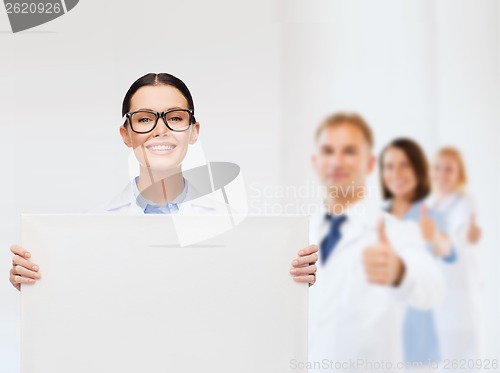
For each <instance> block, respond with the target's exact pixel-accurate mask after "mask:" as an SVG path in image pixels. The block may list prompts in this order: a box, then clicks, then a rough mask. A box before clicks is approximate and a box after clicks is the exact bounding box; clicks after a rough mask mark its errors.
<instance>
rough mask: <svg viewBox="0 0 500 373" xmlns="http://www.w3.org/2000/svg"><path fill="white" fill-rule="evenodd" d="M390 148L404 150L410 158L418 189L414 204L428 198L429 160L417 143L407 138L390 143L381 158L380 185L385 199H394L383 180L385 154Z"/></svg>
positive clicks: (429, 182)
mask: <svg viewBox="0 0 500 373" xmlns="http://www.w3.org/2000/svg"><path fill="white" fill-rule="evenodd" d="M390 148H396V149H400V150H402V151H403V152H404V153H405V155H406V157H407V158H408V161H409V162H410V164H411V167H412V169H413V172H414V173H415V178H416V179H417V187H416V188H415V194H414V195H413V198H412V202H415V201H418V200H420V199H422V198H425V197H427V196H428V195H429V193H430V191H431V181H430V176H429V164H428V162H427V158H426V157H425V153H424V151H423V150H422V148H421V147H420V146H419V145H418V144H417V143H416V142H415V141H413V140H410V139H407V138H399V139H395V140H393V141H392V142H390V143H389V144H388V145H387V146H386V147H385V148H384V150H382V153H381V154H380V158H379V167H380V185H381V187H382V196H383V197H384V199H389V198H392V197H393V195H392V193H391V192H390V190H389V189H388V188H387V187H386V185H385V184H384V179H383V168H384V154H385V152H386V151H387V150H388V149H390Z"/></svg>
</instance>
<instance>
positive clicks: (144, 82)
mask: <svg viewBox="0 0 500 373" xmlns="http://www.w3.org/2000/svg"><path fill="white" fill-rule="evenodd" d="M157 85H169V86H172V87H174V88H177V89H178V90H179V91H180V92H181V93H182V95H183V96H184V97H185V99H186V101H187V103H188V109H190V110H192V111H193V115H192V117H191V118H192V120H191V121H192V123H195V122H196V119H195V118H194V102H193V97H192V96H191V92H189V89H188V87H187V86H186V85H185V84H184V82H183V81H182V80H180V79H179V78H176V77H175V76H173V75H170V74H167V73H159V74H155V73H149V74H146V75H144V76H141V77H140V78H139V79H137V80H136V81H135V82H134V83H133V84H132V85H131V86H130V88H129V89H128V91H127V94H126V95H125V98H124V99H123V105H122V117H123V116H124V115H125V114H126V113H128V112H129V111H130V101H131V100H132V96H133V95H134V94H135V93H136V92H137V91H138V90H139V88H142V87H144V86H157Z"/></svg>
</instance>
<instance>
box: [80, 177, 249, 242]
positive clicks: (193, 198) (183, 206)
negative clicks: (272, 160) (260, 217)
mask: <svg viewBox="0 0 500 373" xmlns="http://www.w3.org/2000/svg"><path fill="white" fill-rule="evenodd" d="M185 180H186V182H187V183H188V190H187V194H186V198H185V200H184V202H182V203H180V204H179V210H178V211H177V212H176V213H175V214H172V215H171V216H172V221H173V224H174V226H175V232H176V234H177V239H178V242H179V244H180V245H181V246H186V245H191V244H196V243H199V242H203V241H205V240H207V239H210V238H212V237H215V236H217V235H219V234H221V233H224V232H226V231H229V230H230V229H232V228H233V227H235V226H236V225H237V224H239V222H241V220H242V219H243V217H244V215H238V214H237V212H236V211H235V210H234V209H233V208H232V207H231V206H230V205H229V204H226V203H225V202H224V197H223V194H222V192H221V190H216V191H214V192H212V193H210V194H208V195H203V196H200V195H201V194H200V193H199V192H198V190H197V189H196V188H195V186H194V185H193V184H192V183H191V182H189V180H187V179H185ZM132 183H135V179H132V180H131V181H130V182H129V183H128V184H127V185H126V186H125V188H124V189H123V190H122V191H121V192H120V193H119V194H118V195H116V196H115V197H114V198H113V199H112V200H111V201H109V202H107V203H106V204H104V205H102V206H99V207H96V208H93V209H91V210H89V211H87V212H89V213H111V214H112V213H115V214H133V215H138V214H139V215H143V214H144V210H143V208H142V207H140V206H139V204H138V203H137V200H136V197H135V195H134V190H133V187H132Z"/></svg>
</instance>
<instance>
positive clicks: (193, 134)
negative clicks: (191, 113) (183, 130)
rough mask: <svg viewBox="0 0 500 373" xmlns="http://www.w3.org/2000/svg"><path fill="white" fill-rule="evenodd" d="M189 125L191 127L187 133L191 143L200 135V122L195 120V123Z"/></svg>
mask: <svg viewBox="0 0 500 373" xmlns="http://www.w3.org/2000/svg"><path fill="white" fill-rule="evenodd" d="M191 127H192V128H191V130H190V134H189V144H190V145H193V144H194V143H196V141H197V140H198V136H199V135H200V123H199V122H196V123H195V124H192V125H191Z"/></svg>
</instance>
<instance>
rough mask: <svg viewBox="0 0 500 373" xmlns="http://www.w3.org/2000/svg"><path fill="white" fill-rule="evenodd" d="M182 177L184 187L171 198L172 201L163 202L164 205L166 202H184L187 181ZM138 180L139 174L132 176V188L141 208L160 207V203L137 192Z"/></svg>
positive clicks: (172, 203) (173, 203)
mask: <svg viewBox="0 0 500 373" xmlns="http://www.w3.org/2000/svg"><path fill="white" fill-rule="evenodd" d="M182 179H183V180H184V189H183V190H182V192H181V193H180V194H179V195H178V196H177V197H175V198H174V199H173V200H172V202H167V203H165V205H167V204H168V203H170V204H171V205H178V204H180V203H182V202H184V200H185V199H186V195H187V193H188V183H187V181H186V179H184V178H182ZM138 180H139V176H136V177H135V178H134V180H132V190H133V192H134V197H135V199H136V201H137V204H138V205H139V206H140V207H141V208H143V209H146V208H147V207H148V206H149V207H160V205H158V204H157V203H154V202H151V201H150V200H148V199H146V198H144V196H143V195H142V193H141V192H139V188H137V181H138Z"/></svg>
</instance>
